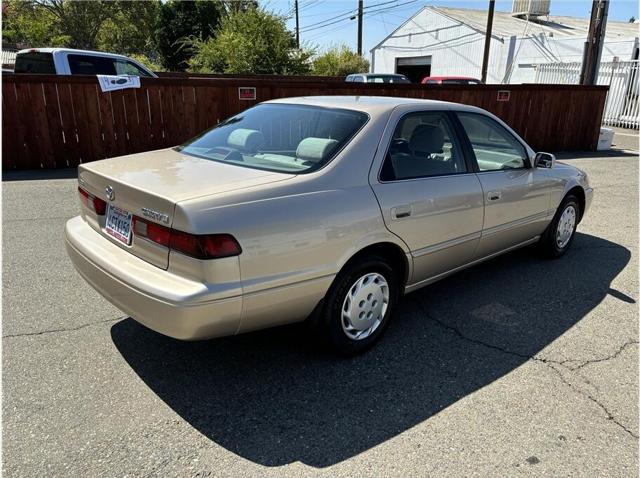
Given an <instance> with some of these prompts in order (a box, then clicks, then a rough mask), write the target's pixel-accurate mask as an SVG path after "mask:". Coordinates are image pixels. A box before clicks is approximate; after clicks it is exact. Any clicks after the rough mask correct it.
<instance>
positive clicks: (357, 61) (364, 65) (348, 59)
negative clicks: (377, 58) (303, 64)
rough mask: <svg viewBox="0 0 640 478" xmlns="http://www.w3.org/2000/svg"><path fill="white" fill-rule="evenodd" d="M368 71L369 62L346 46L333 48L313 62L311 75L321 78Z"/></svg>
mask: <svg viewBox="0 0 640 478" xmlns="http://www.w3.org/2000/svg"><path fill="white" fill-rule="evenodd" d="M367 71H369V62H368V61H367V60H366V59H365V58H363V57H361V56H360V55H358V54H357V53H356V52H354V51H351V50H350V49H349V48H348V47H347V46H346V45H342V46H340V47H333V48H331V49H329V50H328V51H327V52H325V53H323V54H322V55H319V56H318V57H316V58H315V59H314V60H313V73H314V74H315V75H322V76H346V75H348V74H350V73H363V72H367Z"/></svg>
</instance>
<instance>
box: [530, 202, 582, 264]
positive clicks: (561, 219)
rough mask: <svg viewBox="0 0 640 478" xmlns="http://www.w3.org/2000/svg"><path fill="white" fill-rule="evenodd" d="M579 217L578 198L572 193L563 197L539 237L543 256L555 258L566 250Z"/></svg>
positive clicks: (573, 234)
mask: <svg viewBox="0 0 640 478" xmlns="http://www.w3.org/2000/svg"><path fill="white" fill-rule="evenodd" d="M579 217H580V204H579V203H578V199H577V198H576V197H575V196H573V195H569V196H567V197H566V198H564V201H562V204H560V207H559V208H558V210H557V211H556V214H555V216H554V217H553V220H552V221H551V223H550V224H549V226H547V229H546V230H545V232H544V234H543V235H542V237H541V238H540V243H539V246H540V250H541V251H542V253H543V254H544V255H545V256H547V257H550V258H556V257H560V256H562V255H563V254H564V253H565V252H567V249H569V246H571V243H572V242H573V237H574V236H575V232H576V227H577V226H578V218H579Z"/></svg>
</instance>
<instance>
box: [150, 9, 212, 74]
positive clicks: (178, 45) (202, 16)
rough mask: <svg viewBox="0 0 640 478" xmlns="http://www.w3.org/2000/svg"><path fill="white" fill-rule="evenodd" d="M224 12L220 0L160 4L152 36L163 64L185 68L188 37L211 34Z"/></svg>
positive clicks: (200, 38) (209, 36)
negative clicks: (217, 0)
mask: <svg viewBox="0 0 640 478" xmlns="http://www.w3.org/2000/svg"><path fill="white" fill-rule="evenodd" d="M223 15H224V8H223V4H222V2H211V1H206V0H196V1H179V0H169V1H167V2H165V3H163V4H161V7H160V12H159V15H158V20H157V23H156V29H155V39H156V43H157V47H158V53H159V57H160V61H161V63H162V65H163V66H164V68H165V69H167V70H169V71H184V70H185V69H186V68H187V65H188V61H189V58H190V57H191V55H192V51H191V49H190V42H189V41H187V40H189V39H190V38H195V39H198V40H202V41H206V40H207V39H209V38H211V36H212V35H213V34H214V32H215V30H216V28H217V27H218V24H219V22H220V18H221V17H222V16H223Z"/></svg>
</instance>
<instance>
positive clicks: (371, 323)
mask: <svg viewBox="0 0 640 478" xmlns="http://www.w3.org/2000/svg"><path fill="white" fill-rule="evenodd" d="M399 288H400V285H399V281H398V279H397V275H396V273H395V272H394V271H393V269H392V268H391V267H390V265H389V264H388V263H387V262H386V261H385V260H384V259H382V258H380V257H377V256H371V257H367V258H364V259H362V260H360V261H358V262H357V263H355V264H352V265H350V266H348V267H347V269H345V270H344V271H342V272H341V273H340V275H339V276H338V277H337V279H336V281H335V282H334V284H333V285H332V286H331V289H330V290H329V293H328V294H327V296H326V299H325V306H324V310H323V313H322V324H323V328H324V332H325V336H326V337H327V338H328V340H329V342H330V344H331V345H332V346H333V347H334V348H335V349H337V350H338V351H339V352H341V353H343V354H345V355H355V354H358V353H361V352H364V351H365V350H366V349H368V348H369V347H371V346H372V345H373V344H374V343H375V342H376V341H377V340H378V339H379V338H380V336H381V335H382V333H383V332H384V330H385V329H386V327H387V326H388V324H389V321H390V319H391V315H392V313H393V310H394V308H395V304H396V302H397V300H398V296H399Z"/></svg>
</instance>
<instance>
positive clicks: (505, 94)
mask: <svg viewBox="0 0 640 478" xmlns="http://www.w3.org/2000/svg"><path fill="white" fill-rule="evenodd" d="M510 96H511V92H510V91H509V90H500V91H498V101H509V97H510Z"/></svg>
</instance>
